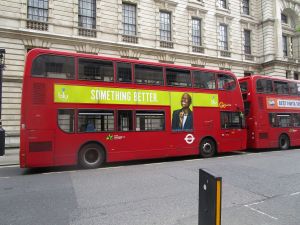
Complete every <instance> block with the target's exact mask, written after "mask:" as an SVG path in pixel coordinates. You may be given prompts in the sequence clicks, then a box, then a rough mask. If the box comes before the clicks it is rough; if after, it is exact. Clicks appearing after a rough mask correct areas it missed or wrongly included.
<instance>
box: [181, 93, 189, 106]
mask: <svg viewBox="0 0 300 225" xmlns="http://www.w3.org/2000/svg"><path fill="white" fill-rule="evenodd" d="M190 105H191V97H190V96H189V95H188V94H184V95H182V97H181V106H182V108H188V107H190Z"/></svg>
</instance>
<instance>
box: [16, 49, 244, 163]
mask: <svg viewBox="0 0 300 225" xmlns="http://www.w3.org/2000/svg"><path fill="white" fill-rule="evenodd" d="M243 111H244V105H243V100H242V97H241V91H240V88H239V85H238V81H237V79H236V77H235V76H234V75H233V74H232V73H231V72H228V71H217V70H207V69H201V68H196V67H184V66H176V65H171V64H161V63H150V62H144V61H139V60H130V59H118V58H108V57H103V56H96V55H88V54H79V53H70V52H59V51H52V50H46V49H34V50H32V51H30V52H29V53H28V55H27V60H26V65H25V72H24V81H23V94H22V107H21V146H20V166H21V167H45V166H59V165H74V164H77V163H79V164H81V165H82V166H83V167H86V168H95V167H98V166H100V165H101V164H102V163H103V162H113V161H124V160H136V159H149V158H159V157H170V156H183V155H197V154H199V155H201V156H203V157H211V156H213V155H214V154H215V153H216V152H219V153H220V152H229V151H235V150H242V149H245V147H246V129H245V128H244V119H243V116H242V115H243V113H242V112H243Z"/></svg>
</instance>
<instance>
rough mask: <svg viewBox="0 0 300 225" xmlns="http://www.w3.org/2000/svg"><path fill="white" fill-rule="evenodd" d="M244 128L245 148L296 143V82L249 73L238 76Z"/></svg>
mask: <svg viewBox="0 0 300 225" xmlns="http://www.w3.org/2000/svg"><path fill="white" fill-rule="evenodd" d="M239 83H240V87H241V91H242V95H243V99H244V104H245V118H246V124H247V130H248V141H247V148H254V149H261V148H279V149H288V148H289V147H290V146H299V145H300V82H299V81H295V80H287V79H278V78H275V77H267V76H260V75H253V76H250V77H244V78H240V79H239Z"/></svg>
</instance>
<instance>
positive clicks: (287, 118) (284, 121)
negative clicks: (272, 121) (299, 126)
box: [277, 114, 292, 127]
mask: <svg viewBox="0 0 300 225" xmlns="http://www.w3.org/2000/svg"><path fill="white" fill-rule="evenodd" d="M277 121H278V127H291V126H292V123H291V122H292V120H291V115H290V114H277Z"/></svg>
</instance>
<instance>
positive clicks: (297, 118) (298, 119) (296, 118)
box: [293, 113, 300, 127]
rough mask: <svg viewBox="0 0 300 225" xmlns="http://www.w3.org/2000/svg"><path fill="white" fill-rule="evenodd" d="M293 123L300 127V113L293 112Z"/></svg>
mask: <svg viewBox="0 0 300 225" xmlns="http://www.w3.org/2000/svg"><path fill="white" fill-rule="evenodd" d="M293 123H294V124H293V125H294V127H300V113H294V114H293Z"/></svg>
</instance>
